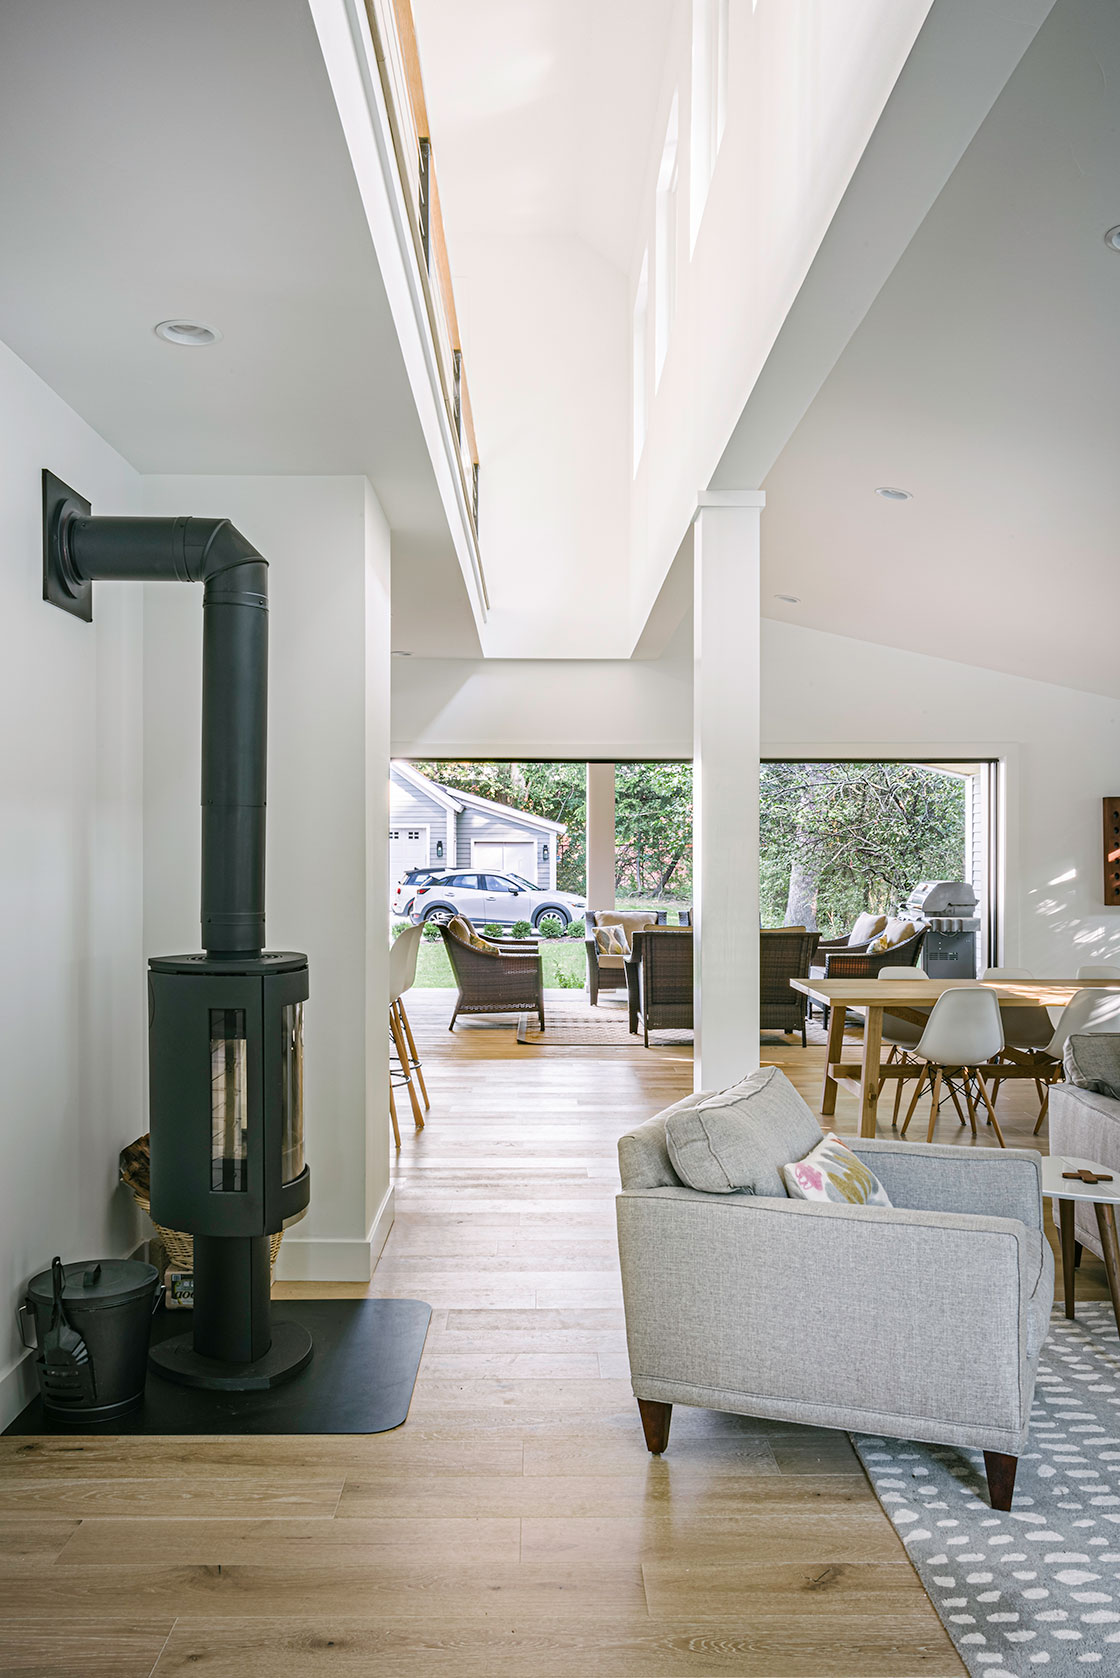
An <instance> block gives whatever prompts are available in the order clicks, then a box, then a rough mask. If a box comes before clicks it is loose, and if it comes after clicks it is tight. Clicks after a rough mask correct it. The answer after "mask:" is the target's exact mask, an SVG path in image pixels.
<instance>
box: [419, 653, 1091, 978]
mask: <svg viewBox="0 0 1120 1678" xmlns="http://www.w3.org/2000/svg"><path fill="white" fill-rule="evenodd" d="M690 636H691V624H690V623H689V622H686V623H685V624H683V625H682V626H681V629H680V630H679V631H678V632H677V635H676V637H675V638H674V640H673V642H672V643H671V644H670V646H669V648H668V649H667V651H666V653H665V656H664V657H663V658H661V659H649V660H634V661H631V662H626V661H621V660H619V661H614V660H609V661H608V660H603V661H599V662H594V661H588V662H586V663H570V664H566V663H562V662H555V663H547V662H546V663H540V664H529V663H522V662H520V661H516V660H508V661H501V660H499V661H495V662H493V663H471V662H469V661H465V660H463V661H458V660H456V661H447V662H441V661H437V660H425V661H422V660H418V659H410V660H404V659H394V661H393V752H394V755H401V756H410V757H417V758H423V757H424V756H425V755H427V756H433V757H441V756H447V757H464V756H479V757H486V756H490V755H499V756H506V757H518V756H523V757H567V758H572V757H575V758H579V757H584V756H586V757H598V758H605V759H612V758H614V757H616V756H617V757H618V758H620V759H625V758H627V757H654V758H656V757H690V756H691V752H692V735H691V731H692V688H691V681H692V669H691V662H690V645H691V642H690ZM828 752H833V753H835V754H836V755H838V756H840V755H856V756H868V757H874V756H876V755H883V756H892V755H901V756H913V757H974V756H982V757H997V758H1000V759H1002V761H1003V762H1004V764H1005V783H1006V802H1007V824H1006V825H1007V833H1006V859H1005V872H1006V878H1005V891H1004V912H1003V959H1004V960H1005V961H1007V962H1010V963H1015V964H1019V963H1022V964H1023V965H1024V966H1026V967H1029V968H1031V969H1032V970H1033V971H1035V972H1037V973H1039V974H1041V975H1044V976H1048V977H1051V976H1052V977H1060V976H1070V975H1072V974H1073V973H1074V972H1075V970H1076V968H1077V966H1078V965H1079V964H1080V963H1081V962H1082V961H1090V960H1095V961H1102V960H1120V910H1117V909H1106V908H1105V907H1104V905H1103V902H1102V862H1101V805H1100V801H1101V799H1102V797H1104V796H1106V795H1108V794H1114V793H1115V792H1116V791H1117V790H1118V788H1120V700H1115V699H1108V698H1104V697H1098V696H1096V695H1094V694H1087V693H1081V692H1078V691H1075V690H1074V689H1072V688H1064V687H1058V686H1057V685H1055V684H1053V683H1048V682H1045V681H1028V680H1026V679H1025V678H1023V677H1018V676H1005V675H1001V674H999V673H998V672H996V671H991V670H981V669H979V668H977V667H975V666H972V665H964V664H955V663H953V662H951V661H950V660H948V659H940V658H937V657H934V656H927V655H921V654H915V653H909V652H904V651H901V650H897V649H894V648H891V647H883V646H878V645H873V644H872V643H870V642H865V641H854V640H849V639H847V638H845V637H843V636H839V635H828V634H825V633H823V632H821V631H819V630H812V629H801V628H798V627H795V626H794V625H790V624H781V623H776V622H774V621H772V620H764V621H763V624H762V753H763V756H771V757H782V756H792V757H796V756H798V755H801V754H804V755H807V756H811V755H819V754H820V753H828Z"/></svg>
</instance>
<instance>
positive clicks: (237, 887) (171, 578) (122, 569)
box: [56, 514, 268, 958]
mask: <svg viewBox="0 0 1120 1678" xmlns="http://www.w3.org/2000/svg"><path fill="white" fill-rule="evenodd" d="M56 544H57V546H56V553H57V563H58V567H59V571H60V573H61V575H62V578H63V581H64V583H65V584H66V585H68V586H69V587H70V588H71V590H72V591H73V592H74V593H77V591H78V590H79V589H81V588H82V587H84V586H85V585H87V584H88V583H91V582H96V581H108V580H114V581H130V582H195V583H203V584H204V585H205V588H204V592H203V596H202V607H203V614H202V617H203V641H202V945H203V948H204V949H205V950H206V952H207V954H208V955H210V956H216V957H219V958H221V957H237V956H241V957H243V956H247V955H251V956H259V955H260V954H261V951H262V950H263V949H264V942H265V934H264V841H265V783H266V744H267V721H268V718H267V710H268V564H267V562H266V561H265V560H263V559H262V558H261V556H260V554H258V553H257V551H256V549H255V548H254V547H253V546H252V544H251V543H249V542H247V541H246V539H245V537H244V536H242V535H241V534H240V532H239V531H237V530H235V529H234V527H233V525H232V524H231V523H230V522H229V520H228V519H198V518H162V519H157V518H111V517H108V518H107V517H97V518H83V517H80V516H77V515H73V514H71V515H70V516H65V515H64V516H63V517H62V518H61V519H60V521H59V525H58V528H57V531H56Z"/></svg>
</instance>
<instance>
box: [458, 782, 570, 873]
mask: <svg viewBox="0 0 1120 1678" xmlns="http://www.w3.org/2000/svg"><path fill="white" fill-rule="evenodd" d="M472 839H484V840H490V841H492V842H494V843H496V844H500V843H501V842H502V841H503V840H505V841H508V842H512V843H514V844H516V843H517V842H518V841H522V842H524V841H526V840H532V842H533V845H534V846H535V855H536V859H537V868H536V874H535V876H533V877H534V878H535V880H536V883H537V885H538V886H539V887H540V888H541V890H542V891H547V890H548V889H549V884H550V878H551V876H550V873H549V869H550V864H549V863H548V862H546V861H545V856H544V849H545V846H546V845H547V846H548V847H549V854H550V856H551V855H552V854H553V847H554V846H555V844H556V835H555V834H553V833H542V832H541V830H540V828H538V827H530V826H529V825H528V823H526V822H522V821H519V820H518V815H517V811H516V810H510V811H509V813H508V815H507V814H505V813H503V814H502V815H500V816H499V815H497V814H495V813H493V812H491V811H489V810H472V809H471V807H470V805H469V804H468V805H467V806H466V807H465V808H464V810H463V812H462V814H461V815H460V817H459V821H458V841H459V842H458V855H457V857H456V866H457V867H459V868H473V867H474V866H475V864H474V857H473V855H472V849H471V840H472Z"/></svg>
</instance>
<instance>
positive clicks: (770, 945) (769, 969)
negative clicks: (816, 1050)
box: [758, 927, 821, 1049]
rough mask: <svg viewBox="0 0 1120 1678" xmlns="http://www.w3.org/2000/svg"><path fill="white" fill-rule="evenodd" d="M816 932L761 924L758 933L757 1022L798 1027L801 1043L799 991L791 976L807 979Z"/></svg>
mask: <svg viewBox="0 0 1120 1678" xmlns="http://www.w3.org/2000/svg"><path fill="white" fill-rule="evenodd" d="M820 937H821V935H820V933H819V932H806V931H804V930H803V929H802V928H792V927H776V928H774V929H773V930H770V929H768V928H764V929H763V930H762V931H761V932H760V933H759V944H760V946H761V948H760V952H759V962H758V990H759V1013H758V1023H759V1025H760V1026H762V1027H763V1029H764V1030H769V1031H799V1032H800V1033H801V1047H802V1048H803V1049H804V1048H805V1047H806V1046H807V1043H808V1039H807V1037H806V1035H805V1003H806V1000H807V998H806V996H805V993H804V992H803V991H798V990H794V989H793V986H792V985H791V984H790V980H791V979H807V978H808V977H809V964H810V962H811V961H812V959H813V954H814V952H815V950H816V948H817V945H818V944H819V943H820Z"/></svg>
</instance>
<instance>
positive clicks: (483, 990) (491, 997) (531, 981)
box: [439, 926, 544, 1031]
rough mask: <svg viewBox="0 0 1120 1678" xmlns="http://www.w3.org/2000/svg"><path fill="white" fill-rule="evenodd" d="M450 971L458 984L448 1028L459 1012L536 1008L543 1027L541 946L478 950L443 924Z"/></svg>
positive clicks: (499, 1011)
mask: <svg viewBox="0 0 1120 1678" xmlns="http://www.w3.org/2000/svg"><path fill="white" fill-rule="evenodd" d="M439 930H440V936H441V937H442V938H443V943H444V947H445V949H446V950H447V954H448V959H449V960H450V962H451V971H452V973H454V975H455V983H456V984H457V985H458V987H459V995H458V996H457V997H456V999H455V1007H454V1010H453V1012H452V1015H451V1023H450V1025H449V1026H448V1028H447V1029H448V1031H454V1029H455V1021H456V1020H457V1019H458V1017H459V1015H460V1014H519V1013H521V1012H522V1010H524V1009H531V1010H533V1011H535V1012H536V1015H537V1018H538V1019H539V1020H540V1023H541V1030H542V1031H543V1030H544V974H543V970H542V958H541V951H540V948H539V947H538V948H536V949H534V950H532V951H531V952H530V951H526V952H525V953H524V954H522V953H521V951H514V950H511V949H508V948H505V949H497V948H496V949H495V953H494V954H493V955H491V954H490V952H489V951H487V950H476V949H474V948H473V947H472V946H471V945H470V944H467V943H464V941H463V940H462V939H461V938H457V937H456V936H455V934H454V933H453V932H452V931H450V929H449V928H448V927H446V926H441V927H440V929H439Z"/></svg>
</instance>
